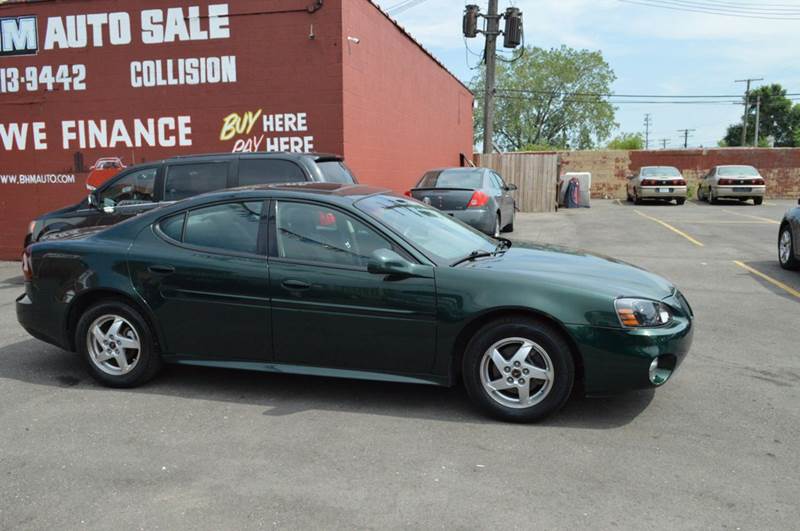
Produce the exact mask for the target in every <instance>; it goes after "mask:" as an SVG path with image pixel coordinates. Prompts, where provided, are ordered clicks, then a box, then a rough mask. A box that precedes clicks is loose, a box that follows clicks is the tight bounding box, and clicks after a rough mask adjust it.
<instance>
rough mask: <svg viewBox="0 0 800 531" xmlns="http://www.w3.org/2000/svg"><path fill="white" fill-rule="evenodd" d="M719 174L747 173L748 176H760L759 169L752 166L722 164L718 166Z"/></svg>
mask: <svg viewBox="0 0 800 531" xmlns="http://www.w3.org/2000/svg"><path fill="white" fill-rule="evenodd" d="M717 175H746V176H747V177H758V170H756V169H755V168H754V167H752V166H720V167H719V168H717Z"/></svg>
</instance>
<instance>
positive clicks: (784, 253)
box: [778, 229, 792, 264]
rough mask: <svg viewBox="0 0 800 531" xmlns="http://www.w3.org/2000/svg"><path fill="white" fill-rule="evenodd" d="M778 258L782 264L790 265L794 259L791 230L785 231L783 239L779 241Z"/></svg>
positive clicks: (782, 234) (782, 235)
mask: <svg viewBox="0 0 800 531" xmlns="http://www.w3.org/2000/svg"><path fill="white" fill-rule="evenodd" d="M778 257H779V258H780V260H781V263H782V264H788V263H789V259H790V258H791V257H792V234H791V233H790V232H789V229H784V230H783V231H782V232H781V238H780V241H778Z"/></svg>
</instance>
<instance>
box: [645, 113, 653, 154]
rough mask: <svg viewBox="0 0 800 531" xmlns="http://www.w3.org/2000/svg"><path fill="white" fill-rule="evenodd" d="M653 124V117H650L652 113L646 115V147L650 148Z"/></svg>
mask: <svg viewBox="0 0 800 531" xmlns="http://www.w3.org/2000/svg"><path fill="white" fill-rule="evenodd" d="M651 125H653V119H652V118H650V113H649V112H648V113H647V114H645V115H644V148H645V149H650V126H651Z"/></svg>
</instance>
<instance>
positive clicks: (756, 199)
mask: <svg viewBox="0 0 800 531" xmlns="http://www.w3.org/2000/svg"><path fill="white" fill-rule="evenodd" d="M763 202H764V198H763V197H754V198H753V204H754V205H755V206H758V205H760V204H761V203H763Z"/></svg>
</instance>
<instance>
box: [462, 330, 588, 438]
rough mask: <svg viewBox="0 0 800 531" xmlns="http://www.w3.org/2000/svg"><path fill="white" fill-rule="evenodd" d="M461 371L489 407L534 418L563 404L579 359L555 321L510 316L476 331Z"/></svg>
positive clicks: (513, 417) (494, 412)
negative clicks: (574, 355)
mask: <svg viewBox="0 0 800 531" xmlns="http://www.w3.org/2000/svg"><path fill="white" fill-rule="evenodd" d="M463 375H464V384H465V387H466V389H467V393H468V394H469V396H470V398H471V399H472V401H473V402H474V403H475V404H476V405H477V406H478V407H479V408H480V409H481V410H483V411H484V412H485V413H487V414H488V415H490V416H493V417H495V418H498V419H501V420H506V421H511V422H532V421H536V420H539V419H542V418H544V417H546V416H547V415H550V414H552V413H554V412H555V411H557V410H558V409H560V408H561V407H562V406H563V405H564V403H565V402H566V401H567V398H569V394H570V392H571V390H572V384H573V380H574V377H575V365H574V362H573V360H572V354H571V353H570V348H569V345H568V344H567V342H566V340H565V339H564V337H563V336H562V334H561V333H560V332H559V331H558V330H557V329H555V328H554V327H553V326H552V325H550V324H548V323H546V322H543V321H537V320H531V319H525V318H519V317H512V318H507V319H501V320H497V321H494V322H491V323H489V324H487V325H485V326H484V327H483V328H481V329H480V330H479V331H478V332H477V333H476V334H475V336H474V337H473V338H472V340H471V341H470V343H469V345H468V346H467V349H466V352H465V353H464V360H463Z"/></svg>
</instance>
